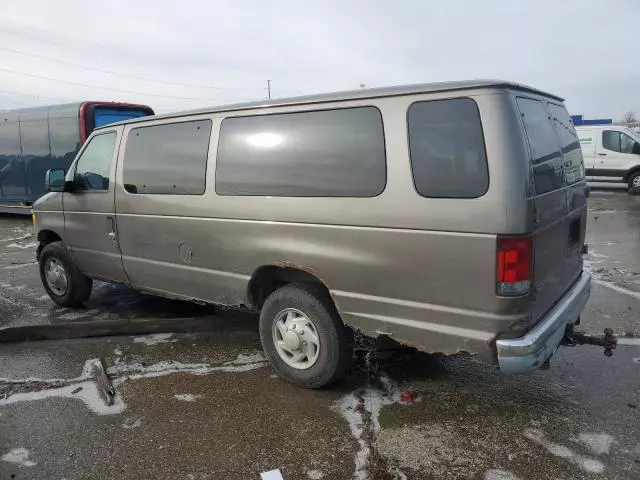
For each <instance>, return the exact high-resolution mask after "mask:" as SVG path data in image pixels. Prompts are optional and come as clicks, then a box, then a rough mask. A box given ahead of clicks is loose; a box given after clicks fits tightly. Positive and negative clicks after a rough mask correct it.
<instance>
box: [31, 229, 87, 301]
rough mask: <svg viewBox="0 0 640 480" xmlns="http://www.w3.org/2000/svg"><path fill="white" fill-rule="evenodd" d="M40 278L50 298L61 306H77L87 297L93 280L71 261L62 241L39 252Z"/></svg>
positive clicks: (46, 246)
mask: <svg viewBox="0 0 640 480" xmlns="http://www.w3.org/2000/svg"><path fill="white" fill-rule="evenodd" d="M39 264H40V279H41V280H42V285H43V286H44V289H45V290H46V291H47V293H48V294H49V296H50V297H51V299H52V300H53V301H54V302H56V303H57V304H58V305H60V306H63V307H78V306H81V305H82V304H83V302H85V301H86V300H88V299H89V296H90V295H91V289H92V287H93V282H92V280H91V279H90V278H88V277H86V276H85V275H84V274H83V273H82V272H81V271H80V269H79V268H78V267H77V266H76V264H75V263H73V260H71V258H70V257H69V254H68V253H67V251H66V250H65V248H64V246H63V245H62V242H53V243H49V244H48V245H45V246H44V248H43V249H42V251H41V252H40V260H39Z"/></svg>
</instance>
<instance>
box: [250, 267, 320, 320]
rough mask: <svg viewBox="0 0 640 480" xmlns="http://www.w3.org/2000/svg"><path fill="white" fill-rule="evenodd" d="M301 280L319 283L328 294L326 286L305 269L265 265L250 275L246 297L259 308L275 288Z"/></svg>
mask: <svg viewBox="0 0 640 480" xmlns="http://www.w3.org/2000/svg"><path fill="white" fill-rule="evenodd" d="M301 282H306V283H316V284H318V285H321V286H322V287H323V288H324V289H325V290H326V291H327V294H329V289H328V288H327V286H326V285H325V284H324V283H323V282H322V281H321V280H320V279H319V278H318V277H316V276H315V275H314V274H312V273H309V272H308V271H306V270H303V269H300V268H296V267H289V266H278V265H265V266H262V267H260V268H258V269H257V270H256V271H255V272H254V274H253V276H252V277H251V280H250V281H249V286H248V287H247V289H248V291H247V297H248V299H249V302H250V303H251V305H252V306H253V307H255V308H256V309H258V310H260V309H261V308H262V305H263V304H264V302H265V300H266V299H267V297H268V296H269V295H271V294H272V293H273V292H274V291H275V290H277V289H278V288H280V287H282V286H283V285H286V284H288V283H301ZM329 295H330V294H329Z"/></svg>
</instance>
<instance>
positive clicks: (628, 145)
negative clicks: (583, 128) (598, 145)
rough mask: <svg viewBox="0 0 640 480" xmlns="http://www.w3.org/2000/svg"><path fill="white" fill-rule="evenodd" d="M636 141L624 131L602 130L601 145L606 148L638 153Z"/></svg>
mask: <svg viewBox="0 0 640 480" xmlns="http://www.w3.org/2000/svg"><path fill="white" fill-rule="evenodd" d="M636 144H637V142H636V141H635V140H634V139H633V138H631V137H630V136H629V135H627V134H626V133H622V132H616V131H614V130H605V131H604V132H602V146H603V147H604V148H606V149H607V150H612V151H614V152H620V153H638V148H640V147H635V145H636Z"/></svg>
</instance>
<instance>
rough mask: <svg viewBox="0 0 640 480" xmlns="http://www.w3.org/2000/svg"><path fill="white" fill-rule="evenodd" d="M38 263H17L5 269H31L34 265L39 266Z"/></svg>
mask: <svg viewBox="0 0 640 480" xmlns="http://www.w3.org/2000/svg"><path fill="white" fill-rule="evenodd" d="M37 264H38V262H27V263H16V264H14V265H7V266H6V267H4V269H5V270H17V269H19V268H24V267H30V266H32V265H37ZM47 298H49V297H48V296H47Z"/></svg>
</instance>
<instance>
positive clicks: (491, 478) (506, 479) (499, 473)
mask: <svg viewBox="0 0 640 480" xmlns="http://www.w3.org/2000/svg"><path fill="white" fill-rule="evenodd" d="M484 479H485V480H520V477H518V476H517V475H516V474H514V473H511V472H509V471H507V470H500V469H493V470H489V471H487V473H486V474H485V475H484Z"/></svg>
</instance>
